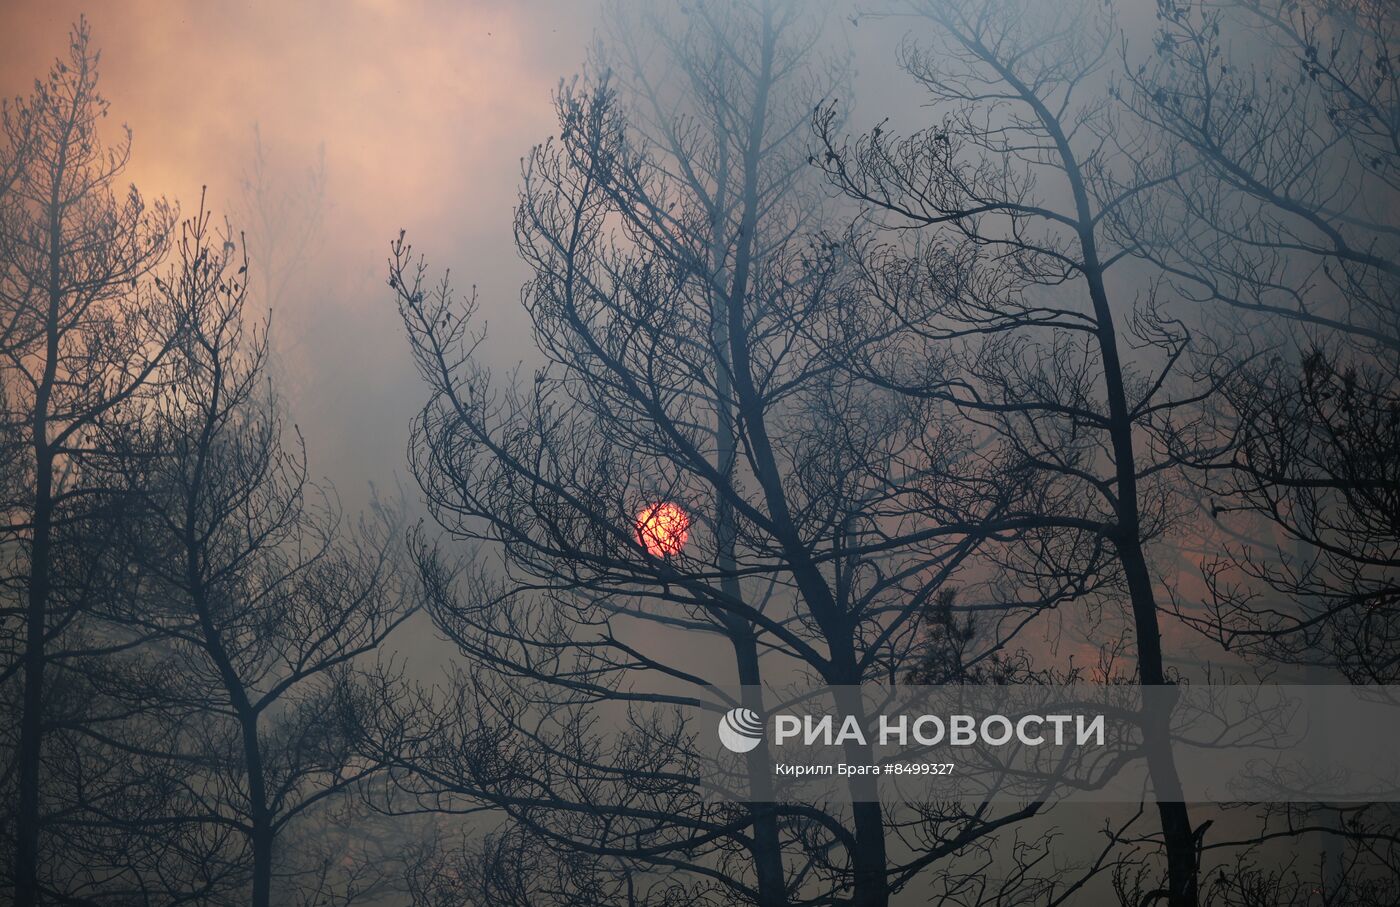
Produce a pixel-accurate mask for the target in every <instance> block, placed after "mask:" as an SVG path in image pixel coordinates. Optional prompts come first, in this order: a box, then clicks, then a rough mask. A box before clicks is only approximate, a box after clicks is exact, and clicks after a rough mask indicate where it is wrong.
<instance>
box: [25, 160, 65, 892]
mask: <svg viewBox="0 0 1400 907" xmlns="http://www.w3.org/2000/svg"><path fill="white" fill-rule="evenodd" d="M67 167H68V146H67V143H66V142H64V143H61V144H60V146H59V151H58V160H57V161H56V162H55V165H54V170H53V188H52V191H51V193H50V197H49V205H48V218H49V225H48V226H49V229H48V233H49V237H48V241H49V248H48V259H49V260H48V263H47V264H48V275H47V277H48V286H47V288H46V289H47V293H46V295H47V297H48V298H47V303H48V305H47V311H46V312H45V324H44V335H45V336H44V372H43V376H42V377H41V378H40V380H39V386H38V387H37V388H36V389H35V393H34V412H33V413H32V414H31V437H30V445H31V449H32V450H33V452H34V513H33V515H32V520H33V527H34V528H33V536H32V537H31V543H30V549H29V590H28V591H29V600H28V603H27V607H26V610H25V633H24V704H23V712H22V714H21V716H20V738H19V777H18V780H19V809H18V812H17V814H16V817H15V819H16V823H17V827H16V829H15V867H14V870H15V904H16V905H17V907H33V905H35V904H37V903H38V901H39V783H40V780H41V779H40V765H41V762H42V760H43V742H44V741H43V737H44V716H43V704H44V662H45V658H46V653H45V651H44V650H45V643H46V640H45V636H46V634H47V632H48V620H47V618H48V610H49V596H50V591H51V589H52V576H51V575H50V574H51V571H52V563H53V479H54V451H53V448H52V446H51V445H50V443H49V404H50V400H51V398H52V395H53V388H54V383H55V382H56V380H57V377H58V357H59V352H60V349H59V342H60V339H61V338H60V330H59V327H60V325H59V319H60V316H61V314H62V305H63V283H62V247H63V208H62V205H61V204H60V197H59V193H60V190H61V188H62V184H63V175H64V173H65V172H66V171H67Z"/></svg>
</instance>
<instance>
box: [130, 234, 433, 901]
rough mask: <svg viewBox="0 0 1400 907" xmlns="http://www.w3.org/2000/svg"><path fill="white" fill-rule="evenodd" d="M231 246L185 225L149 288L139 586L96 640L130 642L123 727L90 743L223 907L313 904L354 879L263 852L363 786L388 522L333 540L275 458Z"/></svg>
mask: <svg viewBox="0 0 1400 907" xmlns="http://www.w3.org/2000/svg"><path fill="white" fill-rule="evenodd" d="M234 240H235V238H234V237H233V236H219V235H216V234H215V232H214V230H213V228H212V226H211V218H210V216H209V214H208V213H207V212H206V211H204V210H201V211H200V212H199V214H198V215H197V216H196V217H195V218H193V219H191V220H189V221H187V222H186V223H185V224H184V225H183V227H182V233H181V239H180V243H179V248H178V254H179V260H178V263H177V264H176V266H175V267H174V268H173V269H172V273H171V274H170V276H169V277H168V278H165V279H163V280H162V281H161V287H162V289H163V291H164V292H166V293H167V294H168V295H170V296H171V297H172V298H173V299H176V300H178V301H179V304H180V305H181V306H182V307H183V308H184V309H185V310H186V311H187V312H188V313H189V315H188V328H187V334H186V336H185V338H184V339H183V340H182V342H181V343H180V345H179V346H178V347H177V349H176V351H175V354H174V356H173V360H172V363H171V366H172V368H173V370H174V375H173V378H172V381H171V383H170V384H169V386H168V388H167V389H166V391H165V392H164V393H162V394H160V395H159V396H157V397H155V398H153V399H152V400H150V401H149V402H148V404H147V406H146V409H145V411H144V412H143V413H142V419H141V424H140V428H139V434H138V437H137V438H136V439H135V440H134V441H133V444H132V447H133V448H134V449H135V450H137V451H138V452H139V455H138V456H136V457H133V458H132V459H131V461H130V463H131V469H130V471H129V472H128V474H127V479H128V483H129V485H130V487H131V489H132V493H133V495H138V496H139V498H140V500H141V502H142V505H141V509H140V517H139V519H136V520H133V524H132V525H130V526H128V527H127V531H126V533H125V539H124V547H123V550H122V559H123V562H124V563H126V564H129V565H130V569H131V570H132V571H133V572H134V573H136V574H137V575H138V576H139V582H137V583H134V584H133V588H132V590H131V592H132V595H131V597H130V599H129V601H127V602H126V603H125V605H124V607H122V608H120V609H119V610H118V611H116V612H115V613H112V614H111V615H110V620H111V621H112V623H113V624H114V625H117V626H120V627H123V628H125V629H126V630H127V631H128V632H130V633H134V634H135V636H136V637H137V638H139V639H141V640H143V641H144V642H143V644H142V645H141V646H139V647H133V648H132V650H131V653H130V655H129V657H128V658H126V659H125V660H124V662H123V663H122V664H121V665H119V666H118V667H116V668H114V669H112V673H113V675H114V676H120V677H121V678H122V685H121V687H120V688H119V689H116V690H114V691H113V693H112V695H114V696H123V697H126V698H127V699H128V703H129V707H130V710H131V713H132V714H133V715H136V714H139V715H140V716H141V719H140V720H138V721H133V722H132V723H130V725H129V726H128V727H127V728H125V729H124V730H122V731H110V732H108V734H107V737H106V741H107V742H108V744H109V745H111V746H113V747H114V748H116V749H117V750H119V751H124V752H127V753H129V754H130V756H131V758H132V759H133V760H139V761H140V762H141V764H142V766H143V768H144V770H145V771H146V772H147V773H148V774H152V775H154V776H155V777H156V778H157V781H158V783H160V784H162V785H164V786H167V787H170V788H172V792H171V794H170V802H168V803H167V804H165V806H164V810H163V812H160V813H159V814H157V815H156V816H154V817H151V816H145V817H137V819H136V820H135V821H136V822H137V823H138V824H139V823H145V824H147V825H155V826H158V827H161V834H163V835H167V836H172V837H173V835H172V831H171V830H176V831H180V830H185V831H187V832H188V833H189V834H191V835H198V836H202V837H203V838H204V839H208V838H212V839H214V840H215V841H217V842H218V844H219V845H220V846H219V847H218V848H209V850H208V852H207V853H206V854H204V855H202V856H201V857H200V858H199V860H198V861H197V862H198V866H197V869H198V870H199V871H201V872H203V873H205V874H207V875H209V876H215V877H218V876H227V877H228V878H231V879H235V880H239V879H241V880H243V882H242V886H241V893H238V894H237V895H236V899H237V900H238V901H239V902H242V901H243V900H244V899H245V898H246V899H247V901H248V902H250V903H252V904H255V905H260V907H265V905H268V904H271V903H293V902H304V903H313V902H314V903H329V902H330V900H331V899H332V892H337V894H336V895H335V896H336V897H337V898H339V899H341V900H344V899H347V894H346V888H347V886H348V882H349V880H352V879H355V874H356V873H357V872H359V870H360V869H362V868H363V867H360V866H355V865H349V866H341V865H339V863H340V862H341V859H342V858H344V859H348V858H349V856H350V855H349V854H340V855H337V857H336V858H335V859H334V860H333V863H332V865H331V866H324V865H312V866H306V865H301V864H299V862H298V859H297V856H298V855H296V854H293V853H290V852H288V849H287V848H285V847H279V842H283V841H285V840H286V839H287V837H288V834H289V832H290V831H291V829H292V828H294V823H299V822H300V823H309V822H313V821H322V822H324V821H329V819H328V817H329V816H330V815H331V810H332V808H343V807H344V806H345V805H346V804H345V802H344V801H345V798H344V796H343V795H345V794H347V793H349V792H351V791H352V790H353V788H354V786H355V785H356V784H357V783H359V782H360V781H362V780H364V779H365V778H367V777H369V776H371V775H372V774H373V773H375V772H376V771H378V770H380V768H381V766H380V764H379V763H377V762H375V761H373V760H369V759H366V758H364V748H363V747H361V746H359V744H358V734H359V730H360V729H361V728H362V727H364V726H365V723H366V722H365V720H364V716H363V714H362V713H363V710H364V708H365V704H366V702H367V701H368V691H369V690H370V689H371V688H372V687H371V684H372V683H373V684H377V682H378V673H377V672H374V671H371V670H369V668H368V666H367V665H366V663H365V659H367V658H369V657H371V656H372V655H373V654H374V653H375V652H376V650H377V649H378V648H379V646H380V645H381V643H382V642H383V641H384V640H385V638H386V637H387V636H388V635H389V634H390V633H391V632H392V631H393V630H394V629H395V628H396V627H398V626H399V625H400V624H401V623H402V622H403V621H404V620H405V619H406V618H407V617H408V616H409V615H410V614H411V613H412V611H413V600H412V596H411V595H409V594H408V592H407V590H406V589H405V587H404V586H403V584H402V577H401V574H400V572H399V570H398V569H397V568H398V563H399V557H398V551H399V550H400V549H399V547H398V546H399V544H400V542H401V538H400V536H401V527H400V526H399V525H398V523H397V522H396V521H395V518H394V516H393V514H392V513H391V512H390V511H388V510H384V511H383V512H380V513H378V514H377V515H376V517H375V518H374V519H372V520H361V521H360V522H359V524H358V525H357V526H354V527H351V528H350V529H348V530H347V528H346V526H345V525H344V519H343V518H342V516H341V513H340V509H339V505H338V503H337V501H336V499H335V497H334V494H333V492H332V491H331V490H330V489H329V488H325V487H321V486H318V485H316V484H314V483H312V482H310V481H309V479H308V474H307V466H306V457H305V452H304V449H303V447H302V445H301V440H300V436H299V435H294V436H293V440H292V443H290V444H288V443H286V442H285V441H284V426H283V422H282V417H281V414H280V411H279V408H278V403H277V399H276V397H275V394H274V392H273V389H272V387H271V385H270V383H269V382H268V380H267V377H266V374H265V372H264V367H265V365H266V362H267V324H268V322H267V321H266V320H264V321H261V322H253V321H249V320H248V319H247V317H246V315H245V311H244V300H245V297H246V294H247V273H248V262H247V259H246V257H244V258H239V257H238V244H237V243H236V242H235V241H234ZM371 675H373V676H374V677H375V678H376V679H375V680H371V679H370V677H371ZM373 688H374V689H378V686H377V685H376V686H374V687H373ZM162 772H163V774H162ZM167 779H174V780H173V781H171V780H167ZM143 783H145V784H147V785H149V784H151V783H153V782H151V781H144V782H143ZM243 886H246V887H243ZM350 887H353V886H350ZM235 890H236V891H237V889H235ZM206 897H207V895H206Z"/></svg>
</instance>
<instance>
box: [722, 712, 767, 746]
mask: <svg viewBox="0 0 1400 907" xmlns="http://www.w3.org/2000/svg"><path fill="white" fill-rule="evenodd" d="M719 742H720V743H722V744H724V748H725V749H727V750H729V751H730V752H731V753H747V752H749V751H750V750H752V749H753V748H754V747H756V746H758V745H759V744H760V743H761V742H763V719H762V718H760V717H758V713H757V712H755V711H754V710H753V709H745V708H737V709H730V710H729V711H728V712H725V713H724V717H723V718H721V719H720V720H719Z"/></svg>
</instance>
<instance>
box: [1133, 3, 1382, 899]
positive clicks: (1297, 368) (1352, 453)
mask: <svg viewBox="0 0 1400 907" xmlns="http://www.w3.org/2000/svg"><path fill="white" fill-rule="evenodd" d="M1397 38H1400V16H1397V12H1396V10H1395V8H1394V7H1393V5H1392V4H1386V3H1370V2H1364V0H1362V2H1301V3H1298V2H1274V0H1229V2H1221V3H1187V2H1183V3H1163V4H1160V5H1159V13H1158V18H1157V30H1156V34H1155V36H1154V42H1153V44H1154V50H1155V53H1154V54H1152V55H1143V56H1144V57H1145V58H1144V59H1142V60H1137V59H1131V60H1130V61H1129V65H1128V66H1127V67H1126V70H1125V71H1126V73H1127V75H1128V79H1127V84H1126V87H1127V89H1128V90H1127V91H1125V93H1124V97H1125V98H1126V99H1127V100H1128V101H1129V102H1130V104H1131V105H1132V107H1133V110H1134V112H1135V114H1136V115H1137V116H1138V117H1139V118H1140V119H1141V120H1142V121H1143V122H1144V123H1146V124H1148V126H1149V127H1150V128H1151V129H1152V130H1154V131H1155V132H1156V133H1157V134H1159V135H1161V136H1163V141H1162V142H1160V143H1159V144H1158V147H1157V149H1156V151H1155V153H1154V154H1153V155H1150V156H1148V159H1151V160H1152V161H1154V163H1153V164H1150V166H1155V167H1156V168H1157V169H1158V170H1159V171H1160V172H1173V173H1174V174H1175V176H1174V178H1173V179H1171V180H1170V181H1169V182H1168V183H1166V184H1165V185H1164V189H1166V190H1167V191H1166V193H1165V194H1166V203H1165V204H1163V205H1161V206H1159V208H1158V209H1157V211H1156V212H1155V214H1154V216H1153V217H1150V218H1145V219H1143V220H1141V221H1138V222H1135V223H1132V224H1131V225H1130V229H1131V230H1132V232H1133V234H1134V235H1135V236H1137V237H1138V238H1139V241H1140V242H1141V248H1142V250H1143V252H1144V254H1145V255H1146V256H1148V257H1149V258H1150V259H1151V260H1152V261H1154V262H1155V263H1156V264H1157V265H1158V266H1160V267H1161V268H1162V269H1163V270H1164V271H1165V272H1166V273H1168V274H1170V275H1171V278H1172V281H1173V285H1174V287H1175V288H1176V291H1177V292H1178V293H1180V294H1181V295H1182V296H1183V297H1184V298H1186V299H1189V300H1192V301H1194V302H1196V303H1197V304H1199V305H1200V306H1201V308H1202V309H1203V310H1204V311H1206V312H1207V313H1209V315H1210V316H1211V323H1212V329H1213V330H1214V331H1216V332H1217V333H1219V334H1221V335H1225V336H1234V337H1236V338H1248V340H1238V341H1236V342H1235V343H1234V344H1232V345H1233V347H1234V349H1235V350H1236V351H1237V352H1235V353H1234V354H1233V355H1230V356H1226V357H1224V358H1223V361H1222V362H1220V363H1219V364H1217V365H1216V366H1215V369H1216V370H1217V371H1219V372H1222V373H1223V372H1226V371H1228V372H1229V373H1230V375H1231V377H1230V379H1229V380H1227V381H1225V382H1224V383H1223V387H1222V391H1223V392H1222V393H1221V394H1220V395H1218V396H1216V397H1215V398H1213V399H1212V400H1210V401H1209V405H1208V406H1207V407H1206V413H1207V416H1208V418H1207V419H1206V420H1205V421H1204V422H1203V423H1202V424H1201V425H1200V426H1198V427H1197V428H1196V429H1195V430H1193V431H1191V432H1187V433H1183V434H1182V435H1181V436H1179V437H1178V438H1177V439H1175V443H1174V445H1173V448H1174V454H1175V455H1176V456H1177V457H1178V458H1179V459H1180V460H1181V461H1182V462H1183V463H1185V464H1187V465H1188V466H1189V467H1190V471H1189V472H1188V473H1187V475H1190V476H1192V477H1193V478H1194V479H1195V481H1196V484H1197V485H1198V487H1199V489H1200V493H1201V496H1202V497H1203V498H1204V500H1205V503H1206V504H1207V505H1208V506H1209V513H1210V516H1211V517H1212V520H1213V522H1214V526H1215V536H1216V537H1217V538H1218V539H1219V544H1217V545H1215V546H1214V548H1213V550H1212V551H1209V552H1207V553H1206V554H1204V555H1203V556H1201V557H1200V558H1199V561H1198V564H1199V567H1200V572H1201V574H1202V576H1203V579H1204V584H1203V590H1202V592H1201V594H1199V595H1183V596H1181V597H1180V608H1179V610H1180V612H1181V614H1182V617H1183V618H1184V619H1185V620H1186V621H1187V622H1188V624H1190V625H1192V626H1194V627H1196V628H1197V629H1199V630H1200V631H1201V632H1202V633H1203V634H1204V635H1206V636H1207V637H1208V638H1210V639H1213V640H1216V641H1218V642H1219V643H1220V644H1221V645H1222V646H1224V647H1225V648H1227V649H1230V650H1233V651H1236V652H1239V653H1242V654H1243V655H1244V656H1245V657H1247V658H1248V659H1250V660H1251V661H1254V662H1256V663H1261V664H1265V665H1277V664H1283V665H1302V666H1305V667H1306V669H1307V672H1308V673H1307V674H1306V675H1305V676H1306V677H1308V678H1310V679H1311V680H1312V681H1313V682H1319V681H1321V682H1331V681H1332V680H1333V679H1334V678H1344V679H1345V680H1346V681H1349V682H1351V683H1358V684H1389V683H1393V682H1394V681H1395V679H1396V678H1397V677H1398V676H1400V674H1397V672H1396V665H1397V662H1398V661H1400V647H1397V639H1398V637H1397V632H1396V631H1397V625H1396V622H1395V615H1394V604H1395V603H1396V601H1397V600H1400V584H1398V581H1400V571H1397V568H1398V567H1400V519H1397V514H1398V513H1400V462H1398V461H1397V458H1396V456H1395V451H1396V449H1397V442H1400V331H1397V328H1396V326H1397V324H1400V317H1398V316H1400V308H1398V307H1397V306H1400V303H1398V302H1397V300H1400V269H1397V266H1396V261H1397V255H1400V244H1398V241H1397V236H1400V221H1397V219H1396V210H1397V202H1400V185H1397V179H1400V76H1397V74H1396V71H1395V68H1394V60H1393V55H1394V52H1395V50H1394V49H1395V47H1396V44H1397ZM1246 357H1248V358H1247V361H1246ZM1203 522H1204V521H1203ZM1264 815H1265V819H1266V824H1265V826H1264V831H1263V832H1262V833H1261V835H1260V836H1259V838H1258V840H1259V841H1261V842H1277V841H1280V840H1285V839H1296V840H1311V841H1319V842H1321V845H1322V848H1321V849H1322V853H1323V858H1322V859H1323V864H1324V865H1323V866H1321V867H1311V868H1312V869H1313V870H1314V873H1315V878H1312V879H1307V878H1305V879H1303V880H1301V881H1300V880H1299V879H1298V878H1297V877H1296V876H1297V874H1296V873H1289V872H1272V871H1270V870H1269V869H1268V868H1267V867H1259V868H1256V869H1255V870H1254V872H1253V878H1254V879H1255V880H1256V883H1257V884H1261V885H1262V884H1269V885H1273V886H1275V887H1276V888H1277V890H1279V891H1287V890H1290V889H1293V890H1297V889H1299V888H1302V889H1305V890H1312V889H1316V890H1319V891H1321V892H1322V893H1323V895H1324V897H1326V898H1329V899H1334V900H1335V901H1338V902H1343V901H1344V902H1357V903H1366V902H1375V903H1384V902H1386V901H1387V900H1391V899H1393V898H1394V896H1395V891H1396V889H1397V886H1398V885H1400V877H1398V876H1397V875H1396V874H1395V869H1394V866H1395V861H1394V854H1393V842H1394V840H1395V831H1394V828H1395V820H1394V816H1393V814H1392V813H1391V812H1390V811H1389V809H1388V808H1387V807H1385V806H1380V807H1375V806H1370V807H1360V808H1358V807H1342V808H1337V807H1335V806H1328V805H1323V804H1314V805H1295V806H1290V807H1288V808H1281V807H1280V808H1277V809H1265V810H1264ZM1244 877H1245V876H1244V875H1237V876H1236V878H1239V879H1242V878H1244ZM1240 897H1241V899H1243V894H1241V895H1240Z"/></svg>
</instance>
